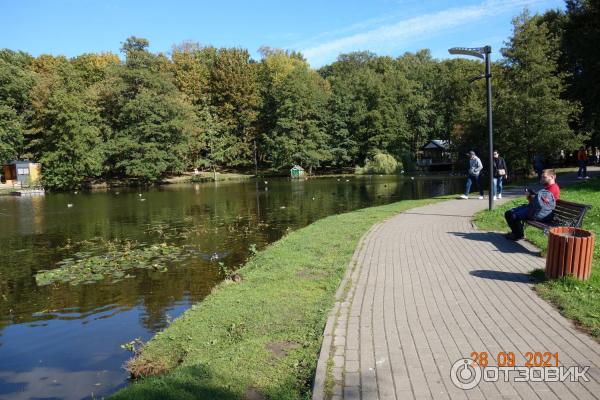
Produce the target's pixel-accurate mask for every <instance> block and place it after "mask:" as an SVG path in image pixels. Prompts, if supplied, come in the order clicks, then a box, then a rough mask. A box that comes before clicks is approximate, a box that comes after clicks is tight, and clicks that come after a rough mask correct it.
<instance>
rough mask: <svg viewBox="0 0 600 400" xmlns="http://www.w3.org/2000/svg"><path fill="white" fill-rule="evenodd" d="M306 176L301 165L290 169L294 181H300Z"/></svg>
mask: <svg viewBox="0 0 600 400" xmlns="http://www.w3.org/2000/svg"><path fill="white" fill-rule="evenodd" d="M305 174H306V172H305V171H304V168H302V167H301V166H299V165H294V166H293V167H292V168H291V169H290V176H291V177H292V179H300V178H303V177H304V175H305Z"/></svg>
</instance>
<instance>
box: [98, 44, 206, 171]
mask: <svg viewBox="0 0 600 400" xmlns="http://www.w3.org/2000/svg"><path fill="white" fill-rule="evenodd" d="M147 47H148V41H147V40H146V39H142V38H136V37H130V38H128V39H127V40H126V41H125V42H124V44H123V47H122V51H123V52H124V54H125V57H126V61H125V66H124V67H123V68H121V69H119V70H118V71H117V75H116V76H111V77H109V78H108V82H109V83H110V86H109V87H110V89H109V90H107V91H106V92H104V93H102V97H103V100H102V102H101V104H103V106H105V108H106V109H107V110H110V111H109V112H108V115H109V116H110V117H109V120H110V121H111V124H112V132H113V133H112V136H111V137H110V138H109V139H108V143H107V149H108V161H109V163H108V165H110V168H111V170H110V171H107V173H110V174H113V175H117V176H125V177H132V178H138V179H142V180H144V181H154V180H156V179H158V178H160V177H161V176H162V175H163V174H165V173H174V172H182V171H183V170H184V169H185V168H186V167H187V166H188V164H189V161H190V160H189V158H188V157H189V147H190V138H191V137H192V136H193V132H194V129H196V128H195V121H196V117H195V115H194V112H193V109H192V107H191V104H190V102H189V101H187V99H186V98H185V96H184V95H183V94H182V93H181V92H180V91H178V90H177V88H176V86H175V85H174V84H173V82H172V81H173V79H172V75H170V72H169V71H168V69H166V68H165V67H164V62H165V60H164V59H163V57H162V56H156V55H153V54H152V53H150V52H149V51H148V50H147Z"/></svg>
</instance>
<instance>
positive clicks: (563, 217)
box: [525, 199, 592, 234]
mask: <svg viewBox="0 0 600 400" xmlns="http://www.w3.org/2000/svg"><path fill="white" fill-rule="evenodd" d="M590 208H592V206H590V205H587V204H580V203H574V202H572V201H566V200H560V199H559V200H557V201H556V208H555V209H554V216H553V218H552V220H551V221H546V222H541V221H533V220H525V223H526V224H528V225H531V226H533V227H535V228H538V229H541V230H543V231H544V233H545V234H548V231H549V230H550V229H551V228H554V227H556V226H572V227H575V228H580V227H581V224H582V223H583V217H584V216H585V213H586V212H587V210H589V209H590Z"/></svg>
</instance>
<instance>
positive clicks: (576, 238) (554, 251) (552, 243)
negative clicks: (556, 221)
mask: <svg viewBox="0 0 600 400" xmlns="http://www.w3.org/2000/svg"><path fill="white" fill-rule="evenodd" d="M594 240H595V237H594V233H593V232H590V231H586V230H584V229H579V228H572V227H556V228H552V229H550V231H549V232H548V255H547V256H546V277H547V278H548V279H555V278H560V277H563V276H566V275H571V276H573V277H576V278H578V279H581V280H586V279H588V278H589V277H590V273H591V272H592V255H593V254H594Z"/></svg>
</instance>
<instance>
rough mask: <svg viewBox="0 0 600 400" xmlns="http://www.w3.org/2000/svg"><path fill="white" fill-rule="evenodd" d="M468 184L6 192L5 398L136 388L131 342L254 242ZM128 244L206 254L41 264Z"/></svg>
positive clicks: (1, 328) (0, 378)
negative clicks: (142, 265) (157, 263)
mask: <svg viewBox="0 0 600 400" xmlns="http://www.w3.org/2000/svg"><path fill="white" fill-rule="evenodd" d="M463 184H464V179H463V178H453V177H416V178H414V179H411V178H405V177H396V176H373V177H371V176H364V177H344V178H336V177H330V178H318V179H310V180H306V181H290V180H289V179H283V178H278V179H268V183H265V181H264V180H260V181H258V182H256V181H247V182H232V183H227V182H224V183H205V184H196V185H194V184H188V185H171V186H164V187H160V188H153V189H149V190H140V189H122V188H119V189H116V188H115V189H111V190H107V191H102V192H79V193H58V194H48V195H46V196H45V197H23V198H20V197H8V196H3V197H0V227H1V229H0V399H7V400H13V399H31V398H44V399H82V398H94V397H95V398H98V397H101V396H104V395H107V394H110V393H112V392H114V391H115V390H117V389H118V388H120V387H122V386H124V385H126V384H127V378H128V375H127V373H126V372H125V370H124V369H123V368H122V366H123V364H124V363H125V361H126V360H127V359H128V358H129V357H130V356H131V353H129V352H128V351H127V350H124V349H122V348H121V344H123V343H126V342H129V341H131V340H133V339H135V338H141V339H142V340H144V341H145V340H148V339H149V338H151V337H152V335H154V334H155V333H156V332H158V331H160V330H162V329H164V328H165V327H166V326H168V324H169V322H170V321H171V320H172V319H174V318H176V317H178V316H179V315H181V314H182V313H183V312H184V311H185V310H186V309H187V308H189V307H190V306H191V305H192V304H193V303H196V302H198V301H201V300H202V299H203V298H204V297H205V296H206V295H207V294H209V293H210V290H211V288H212V287H213V286H214V285H215V284H216V283H218V282H219V281H220V280H221V279H222V275H221V272H220V270H221V269H222V267H223V266H226V267H230V268H235V267H238V266H240V265H241V264H243V262H244V260H246V259H247V258H248V257H249V255H250V254H251V250H250V248H254V247H256V248H258V249H261V248H264V247H265V246H266V245H268V244H269V243H271V242H273V241H275V240H277V239H279V238H280V237H281V236H282V235H284V234H285V233H286V232H287V231H289V230H295V229H298V228H300V227H303V226H306V225H308V224H310V223H311V222H313V221H315V220H317V219H319V218H323V217H325V216H328V215H332V214H336V213H342V212H346V211H351V210H355V209H358V208H362V207H368V206H374V205H380V204H386V203H390V202H393V201H398V200H402V199H419V198H426V197H432V196H437V195H443V194H451V193H460V191H461V190H462V187H463ZM124 241H126V242H127V243H136V244H137V245H139V246H150V245H152V244H161V243H166V244H168V245H176V246H186V248H192V249H193V250H194V251H193V253H190V254H191V255H188V256H187V257H183V258H181V259H177V260H173V261H171V262H169V263H168V265H167V267H168V268H167V269H166V271H165V272H161V271H157V270H149V269H134V270H131V271H129V275H130V276H129V277H128V278H127V279H120V280H119V279H106V280H103V281H98V282H94V283H86V284H79V285H76V286H74V285H70V284H68V283H66V284H64V283H54V284H51V285H46V286H38V285H37V284H36V279H35V275H36V272H37V271H39V270H44V269H52V268H56V267H57V263H59V262H61V261H64V260H65V259H73V257H77V255H78V254H80V253H81V252H82V250H86V251H87V250H88V249H87V247H90V246H91V249H92V250H91V252H92V253H93V252H96V253H97V254H101V251H102V248H104V249H106V248H109V247H110V246H111V245H112V246H114V245H115V243H116V244H119V243H124ZM98 243H101V244H102V246H104V247H102V246H100V247H98ZM94 246H95V247H94ZM98 252H100V253H98ZM219 264H221V265H219Z"/></svg>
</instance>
